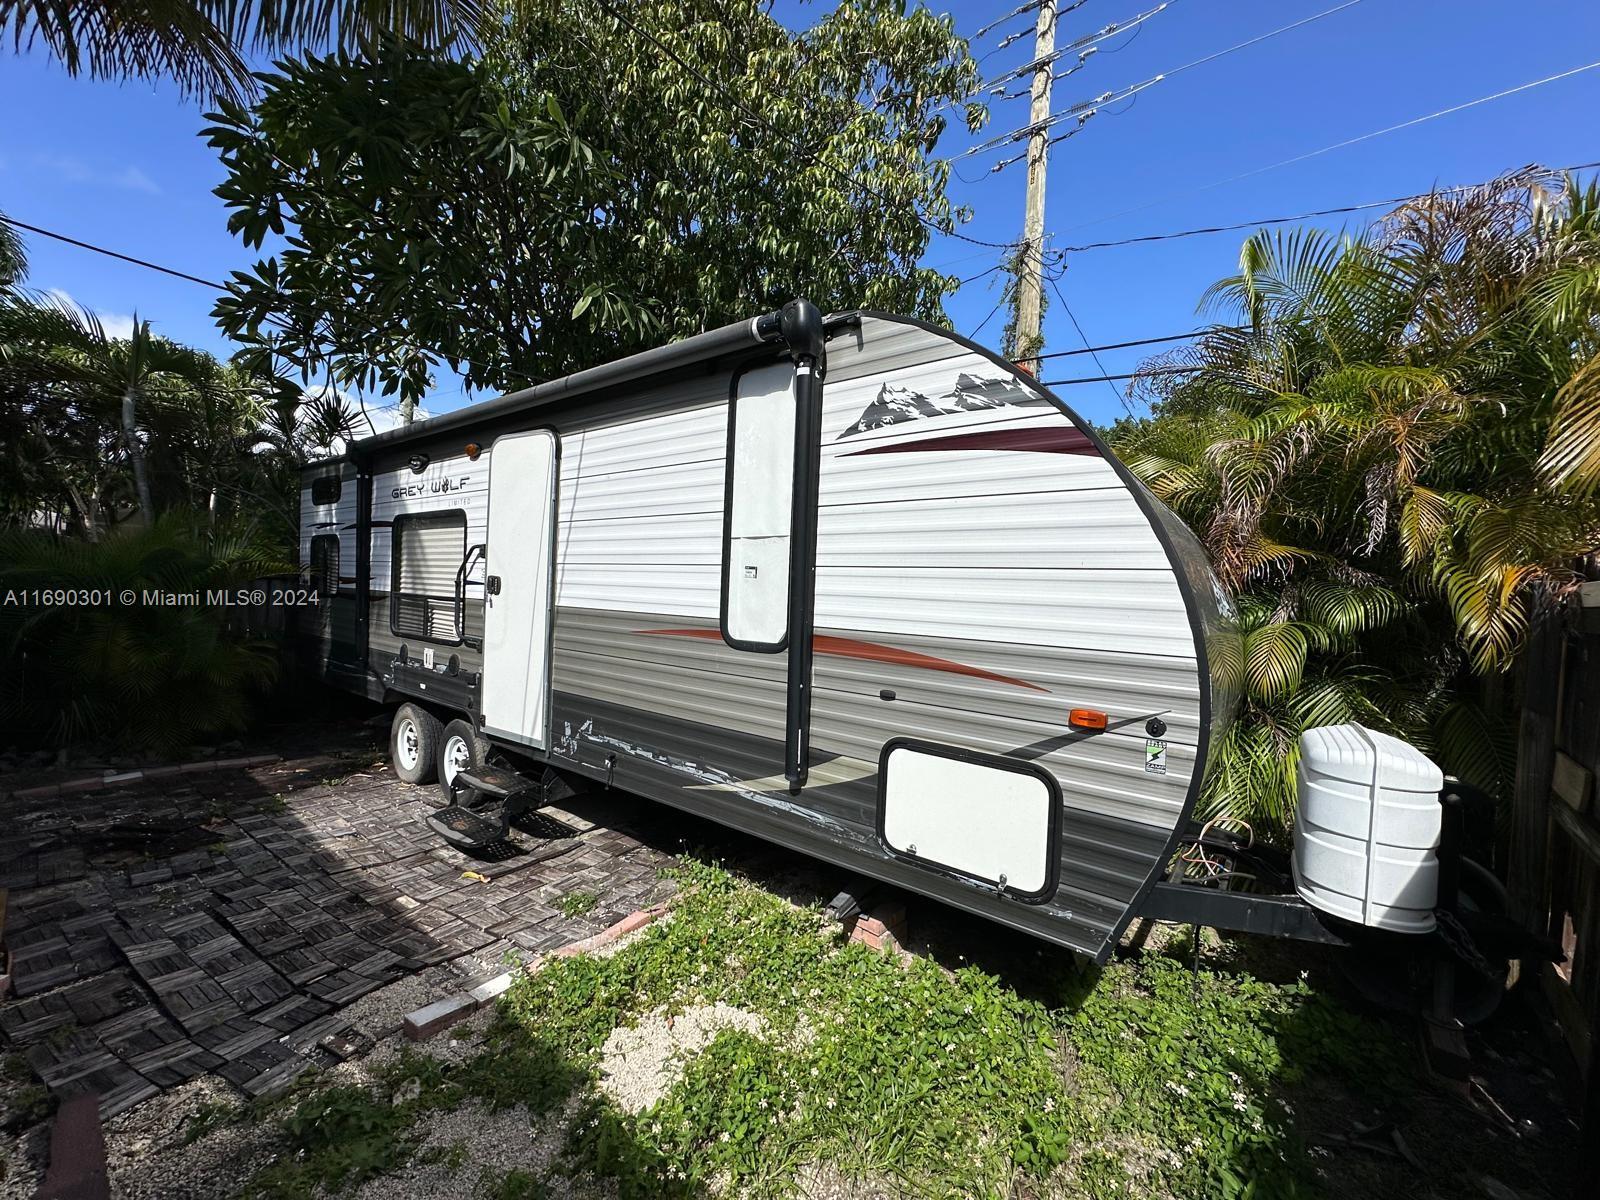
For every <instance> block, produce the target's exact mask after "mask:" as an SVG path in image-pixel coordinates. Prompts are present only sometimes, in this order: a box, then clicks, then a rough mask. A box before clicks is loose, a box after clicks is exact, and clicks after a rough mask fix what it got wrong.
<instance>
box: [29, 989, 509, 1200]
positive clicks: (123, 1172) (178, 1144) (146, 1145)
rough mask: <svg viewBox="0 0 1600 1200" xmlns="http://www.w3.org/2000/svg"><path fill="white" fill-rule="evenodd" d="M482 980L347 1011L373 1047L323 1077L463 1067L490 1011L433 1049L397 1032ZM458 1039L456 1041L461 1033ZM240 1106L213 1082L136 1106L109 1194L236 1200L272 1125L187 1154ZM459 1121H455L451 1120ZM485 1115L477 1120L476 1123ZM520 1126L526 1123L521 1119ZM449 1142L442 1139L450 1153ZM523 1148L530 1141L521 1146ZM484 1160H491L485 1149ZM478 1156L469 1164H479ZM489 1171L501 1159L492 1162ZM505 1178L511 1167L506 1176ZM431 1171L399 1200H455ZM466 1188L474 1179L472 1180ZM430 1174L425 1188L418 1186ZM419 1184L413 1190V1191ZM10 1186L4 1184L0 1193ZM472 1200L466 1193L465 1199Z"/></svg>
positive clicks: (130, 1198) (498, 1124) (234, 1093)
mask: <svg viewBox="0 0 1600 1200" xmlns="http://www.w3.org/2000/svg"><path fill="white" fill-rule="evenodd" d="M485 974H486V968H485V965H484V964H482V963H476V962H472V963H468V962H465V961H464V960H458V961H457V962H455V963H451V964H446V965H444V966H439V967H434V968H432V969H430V970H428V971H424V972H422V973H420V974H418V975H413V976H408V977H407V978H405V979H400V980H397V981H396V982H394V983H392V984H390V985H388V986H387V987H384V988H380V989H379V990H378V991H375V992H371V993H369V994H368V995H366V996H364V997H362V998H361V999H360V1000H358V1001H356V1002H355V1003H354V1004H351V1005H350V1006H349V1007H348V1008H346V1009H344V1010H343V1013H342V1015H343V1016H344V1017H346V1018H347V1019H348V1020H349V1021H350V1023H351V1024H352V1025H353V1026H354V1027H355V1028H357V1029H358V1030H360V1031H361V1032H362V1033H364V1034H365V1035H366V1036H367V1037H369V1038H371V1039H372V1040H373V1042H374V1043H375V1044H374V1046H373V1048H372V1050H371V1051H370V1052H369V1053H367V1054H365V1055H363V1056H362V1057H360V1058H353V1059H351V1060H350V1061H348V1062H344V1063H339V1064H336V1065H335V1066H333V1067H330V1068H328V1069H327V1070H326V1071H324V1072H323V1073H322V1075H321V1082H322V1083H323V1084H324V1085H327V1086H332V1085H335V1084H340V1083H356V1084H370V1083H372V1082H374V1081H375V1080H376V1079H377V1077H378V1074H379V1073H380V1072H381V1071H382V1070H383V1068H384V1067H386V1066H387V1065H389V1064H390V1063H392V1062H393V1061H394V1060H395V1059H397V1058H398V1057H399V1056H400V1055H401V1054H402V1053H403V1052H404V1051H405V1050H406V1049H407V1048H409V1049H411V1050H413V1051H416V1052H419V1053H423V1054H427V1055H430V1056H431V1057H434V1058H438V1059H441V1060H444V1061H448V1062H453V1063H459V1062H463V1061H465V1060H466V1059H468V1058H471V1057H472V1056H473V1055H474V1054H476V1053H478V1051H479V1049H480V1042H481V1038H482V1034H483V1031H484V1030H485V1029H487V1028H488V1024H489V1022H490V1020H491V1019H492V1018H493V1015H494V1012H493V1009H483V1010H481V1011H480V1012H477V1013H475V1014H473V1016H472V1017H471V1018H469V1019H468V1020H466V1021H464V1022H462V1023H461V1024H460V1025H459V1026H456V1027H455V1028H454V1029H452V1030H451V1031H450V1032H449V1033H445V1034H443V1035H440V1036H439V1037H436V1038H434V1039H433V1040H432V1041H428V1042H421V1043H411V1042H407V1041H405V1040H404V1038H403V1037H402V1036H401V1033H400V1026H401V1021H402V1019H403V1018H404V1017H405V1014H406V1013H408V1012H410V1011H412V1010H413V1009H416V1008H420V1007H421V1006H422V1005H424V1004H427V1003H429V1002H430V1001H433V1000H437V999H439V998H440V997H442V996H445V995H448V994H450V993H452V992H456V991H460V990H462V989H463V988H464V987H467V986H469V985H470V984H475V983H477V982H478V981H479V980H481V979H482V978H483V977H484V975H485ZM457 1031H460V1033H459V1035H458V1036H452V1035H453V1034H457ZM243 1101H244V1097H243V1096H242V1094H241V1093H240V1092H239V1091H238V1090H236V1089H235V1088H234V1087H233V1086H232V1085H230V1084H229V1083H227V1082H226V1081H225V1080H223V1079H221V1078H219V1077H218V1076H215V1075H206V1076H201V1077H200V1078H198V1079H195V1080H192V1081H190V1082H189V1083H187V1084H184V1085H183V1086H181V1087H178V1088H174V1089H173V1090H171V1091H169V1092H166V1093H164V1094H162V1095H161V1096H158V1097H156V1098H155V1099H153V1100H150V1101H147V1102H146V1103H144V1104H141V1105H139V1106H138V1107H137V1108H135V1109H132V1110H130V1111H129V1112H127V1113H125V1114H123V1115H122V1116H120V1117H118V1118H117V1119H116V1120H114V1121H112V1122H111V1123H110V1125H109V1126H107V1128H106V1161H107V1166H108V1167H109V1168H110V1172H111V1180H112V1194H113V1195H114V1196H118V1197H126V1198H127V1200H145V1198H149V1200H158V1198H159V1200H166V1198H168V1197H171V1198H173V1200H214V1198H216V1200H220V1198H221V1197H226V1196H234V1195H237V1194H238V1192H239V1190H240V1188H241V1187H242V1186H243V1185H244V1183H245V1181H246V1180H248V1179H249V1178H250V1177H251V1176H252V1175H253V1174H255V1173H256V1172H257V1171H259V1170H260V1169H261V1168H262V1167H265V1166H266V1165H268V1164H269V1163H270V1162H271V1161H272V1159H273V1156H274V1154H275V1153H276V1152H277V1149H278V1147H277V1144H276V1137H275V1132H274V1130H275V1126H274V1124H273V1123H272V1122H270V1121H269V1122H264V1123H261V1122H258V1123H254V1124H237V1125H236V1124H225V1125H221V1126H218V1127H217V1128H216V1129H213V1130H212V1131H210V1132H209V1133H207V1134H205V1135H204V1136H203V1137H200V1138H197V1139H196V1140H195V1141H193V1142H191V1143H189V1144H187V1145H185V1144H184V1139H185V1136H186V1134H187V1131H188V1128H189V1124H190V1121H191V1120H192V1119H193V1118H194V1116H195V1115H196V1114H197V1113H199V1112H201V1111H202V1110H203V1109H204V1108H206V1107H209V1106H216V1105H223V1106H230V1107H231V1106H236V1105H239V1104H241V1103H243ZM451 1115H452V1116H454V1115H455V1114H451ZM480 1116H481V1114H480ZM522 1118H523V1125H524V1127H526V1125H527V1114H526V1112H525V1111H524V1112H523V1113H522ZM493 1123H494V1125H495V1128H496V1129H497V1130H500V1131H501V1132H504V1131H505V1129H504V1125H505V1122H504V1119H503V1115H502V1116H497V1117H495V1118H494V1121H493ZM451 1140H453V1138H446V1139H445V1142H444V1144H448V1143H449V1141H451ZM524 1140H525V1139H524ZM484 1153H485V1155H488V1151H487V1150H486V1149H485V1151H484ZM478 1159H479V1154H478V1148H477V1147H475V1148H474V1150H473V1153H472V1156H471V1157H470V1158H469V1159H468V1160H467V1161H468V1162H469V1163H471V1162H474V1161H478ZM482 1161H483V1162H484V1163H485V1164H486V1165H488V1164H491V1163H494V1162H496V1161H497V1160H496V1159H495V1158H494V1157H493V1156H492V1155H489V1156H487V1157H484V1158H483V1159H482ZM501 1169H502V1170H503V1169H506V1168H501ZM436 1173H437V1171H436V1169H435V1168H427V1169H426V1170H423V1169H421V1168H413V1169H412V1170H409V1171H407V1172H405V1173H403V1174H401V1175H398V1176H396V1177H395V1179H394V1181H393V1184H394V1186H395V1187H396V1188H398V1189H399V1190H398V1191H396V1192H395V1193H394V1194H395V1195H408V1196H434V1195H438V1196H441V1197H442V1196H450V1195H455V1194H457V1193H455V1192H451V1191H434V1190H432V1189H433V1181H432V1177H433V1175H434V1174H436ZM470 1174H471V1179H470V1181H468V1182H470V1183H473V1184H475V1183H476V1181H477V1172H475V1171H474V1172H470ZM423 1175H426V1176H427V1178H426V1179H422V1178H421V1177H422V1176H423ZM413 1177H417V1182H415V1183H413V1182H412V1180H413ZM0 1186H5V1185H0ZM461 1194H462V1195H467V1194H470V1189H469V1190H468V1191H466V1192H462V1193H461ZM31 1195H32V1189H31V1188H30V1189H28V1190H26V1191H21V1190H11V1191H4V1190H0V1200H11V1197H13V1196H16V1197H18V1198H19V1200H20V1198H21V1197H23V1196H31Z"/></svg>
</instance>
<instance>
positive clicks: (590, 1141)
mask: <svg viewBox="0 0 1600 1200" xmlns="http://www.w3.org/2000/svg"><path fill="white" fill-rule="evenodd" d="M681 876H682V877H681V880H680V881H681V882H682V884H683V885H684V886H683V888H682V889H681V892H680V899H679V901H678V904H677V906H676V908H675V910H674V914H673V919H672V920H671V921H666V922H661V923H658V924H656V925H653V926H650V927H649V928H648V929H647V930H645V931H644V932H643V933H642V934H640V935H639V937H638V938H636V939H635V940H634V941H632V942H630V943H629V944H628V945H626V946H625V947H624V948H623V949H621V950H620V951H618V952H617V953H615V954H613V955H611V956H610V957H607V958H597V957H594V956H587V955H579V956H576V957H572V958H564V959H552V960H550V961H548V962H546V963H545V964H544V966H543V967H542V968H541V970H540V971H539V972H538V973H537V974H535V975H532V976H527V977H524V978H521V979H519V980H517V982H516V983H515V984H514V985H513V986H512V988H511V989H510V991H508V992H507V993H506V995H505V996H504V997H503V998H502V1001H501V1004H500V1010H499V1013H498V1015H497V1017H496V1020H495V1021H494V1023H493V1024H492V1025H491V1026H490V1028H489V1030H488V1032H487V1034H486V1042H485V1045H484V1046H483V1048H482V1052H481V1053H479V1054H478V1055H477V1056H476V1057H474V1058H471V1059H469V1060H468V1061H466V1062H465V1063H461V1064H455V1065H452V1064H447V1063H445V1062H442V1061H440V1060H437V1059H434V1058H431V1057H428V1056H426V1055H422V1054H414V1053H407V1054H405V1055H403V1056H402V1057H401V1058H400V1059H398V1060H397V1061H396V1062H395V1063H394V1064H393V1065H392V1066H391V1067H390V1068H389V1069H388V1071H387V1072H386V1074H385V1075H384V1077H383V1078H382V1080H381V1081H380V1083H379V1085H378V1086H377V1087H375V1088H373V1089H366V1090H364V1089H360V1088H350V1087H340V1088H332V1089H329V1090H327V1091H324V1092H321V1093H314V1094H311V1095H309V1096H306V1097H304V1098H302V1099H300V1100H299V1101H298V1103H297V1104H295V1105H294V1106H293V1107H292V1109H288V1108H287V1107H286V1108H285V1109H284V1110H282V1111H280V1115H279V1119H280V1120H281V1123H282V1130H283V1137H284V1141H285V1143H286V1144H287V1146H288V1147H289V1148H290V1149H291V1150H293V1151H294V1154H293V1155H286V1156H284V1158H283V1159H281V1160H280V1162H279V1164H277V1165H275V1166H274V1167H273V1168H269V1170H268V1172H266V1173H265V1175H264V1176H263V1177H261V1178H259V1179H258V1186H257V1189H256V1190H257V1194H261V1195H267V1196H274V1197H288V1196H291V1195H297V1194H301V1193H297V1192H295V1191H293V1190H292V1187H291V1185H293V1186H294V1187H300V1188H302V1189H312V1188H314V1187H321V1188H324V1189H326V1190H329V1191H337V1190H338V1189H340V1188H343V1187H348V1186H351V1185H353V1184H355V1183H357V1182H359V1181H360V1180H362V1179H365V1178H368V1177H370V1176H371V1175H374V1174H377V1173H380V1172H383V1171H387V1170H393V1169H395V1168H396V1167H398V1166H400V1165H401V1164H403V1163H404V1162H406V1161H408V1160H409V1159H410V1158H411V1156H413V1155H414V1154H415V1153H416V1149H415V1147H416V1144H417V1141H418V1140H419V1135H418V1134H417V1133H416V1131H415V1128H414V1127H415V1125H416V1122H417V1121H419V1120H420V1119H421V1118H422V1117H423V1116H424V1115H425V1114H427V1113H428V1112H430V1111H433V1110H442V1109H448V1108H454V1107H456V1106H459V1105H461V1104H463V1103H467V1102H473V1101H475V1102H481V1103H483V1104H485V1105H487V1106H488V1107H489V1108H491V1109H503V1108H507V1107H511V1106H517V1105H523V1106H526V1107H527V1109H528V1111H529V1113H530V1117H531V1118H532V1119H534V1120H535V1121H536V1122H537V1121H538V1120H539V1119H541V1118H543V1119H544V1121H545V1122H546V1123H547V1124H548V1122H550V1121H556V1122H560V1123H564V1131H563V1130H562V1126H561V1125H560V1124H558V1125H557V1126H555V1127H554V1128H555V1130H556V1132H558V1133H560V1134H561V1135H562V1136H563V1137H564V1149H563V1151H562V1154H561V1156H560V1157H559V1158H558V1160H557V1162H556V1163H555V1165H554V1167H553V1168H552V1170H553V1171H555V1172H558V1173H560V1174H564V1175H567V1176H569V1177H572V1178H573V1179H574V1180H577V1181H583V1180H587V1181H589V1182H591V1183H599V1184H600V1186H601V1187H602V1188H603V1189H604V1190H608V1191H614V1192H615V1194H617V1195H618V1196H619V1197H621V1198H622V1200H632V1198H643V1197H676V1196H683V1197H687V1196H693V1195H702V1194H706V1193H707V1192H708V1190H711V1189H715V1190H716V1191H717V1192H718V1193H719V1194H722V1195H727V1196H730V1197H735V1196H747V1197H766V1196H782V1195H792V1194H793V1192H794V1189H795V1185H796V1182H797V1180H798V1179H799V1178H800V1177H801V1175H802V1173H803V1172H806V1171H808V1170H810V1169H813V1168H816V1167H818V1166H826V1167H827V1168H828V1169H829V1170H832V1171H836V1172H838V1173H839V1174H840V1175H841V1176H842V1177H844V1178H846V1179H866V1180H871V1181H876V1182H877V1183H879V1184H881V1185H883V1186H885V1187H887V1188H889V1189H891V1190H892V1189H895V1188H898V1189H900V1190H902V1191H904V1192H908V1193H911V1194H916V1195H926V1196H948V1197H979V1196H995V1197H999V1196H1012V1195H1019V1194H1021V1195H1034V1196H1040V1197H1063V1198H1067V1197H1083V1198H1094V1200H1099V1198H1102V1197H1105V1198H1109V1197H1119V1196H1144V1195H1155V1194H1162V1195H1172V1196H1184V1197H1191V1196H1192V1197H1221V1198H1229V1197H1246V1196H1254V1197H1262V1196H1274V1197H1297V1196H1303V1195H1311V1194H1313V1193H1314V1188H1313V1187H1312V1182H1313V1181H1312V1179H1311V1175H1310V1171H1309V1166H1308V1158H1307V1155H1306V1153H1305V1149H1304V1147H1303V1146H1302V1145H1301V1144H1300V1142H1299V1140H1298V1138H1297V1137H1296V1135H1295V1133H1294V1130H1293V1119H1292V1103H1293V1099H1292V1098H1293V1095H1294V1091H1295V1089H1296V1088H1297V1087H1299V1086H1301V1085H1302V1083H1303V1082H1304V1081H1305V1080H1306V1078H1307V1077H1308V1076H1316V1077H1318V1078H1319V1079H1320V1078H1321V1077H1323V1076H1326V1075H1334V1076H1340V1077H1347V1078H1349V1079H1351V1080H1361V1081H1364V1082H1365V1083H1366V1084H1367V1085H1368V1086H1371V1085H1373V1084H1374V1083H1375V1082H1376V1081H1385V1080H1388V1079H1389V1078H1390V1076H1391V1075H1392V1071H1391V1069H1390V1068H1389V1067H1388V1066H1387V1065H1386V1064H1387V1063H1389V1062H1393V1061H1396V1060H1397V1057H1398V1056H1396V1055H1395V1054H1394V1052H1393V1045H1392V1043H1391V1041H1390V1040H1389V1038H1388V1037H1387V1035H1385V1034H1384V1033H1382V1031H1380V1030H1378V1029H1376V1028H1375V1027H1373V1026H1371V1025H1370V1024H1368V1023H1366V1022H1364V1021H1361V1020H1359V1019H1357V1018H1355V1017H1353V1016H1351V1015H1350V1014H1348V1013H1346V1012H1345V1011H1343V1010H1342V1009H1340V1008H1338V1007H1337V1006H1336V1005H1334V1004H1332V1003H1331V1002H1329V1001H1328V1000H1326V999H1325V998H1324V997H1322V996H1320V995H1319V994H1318V993H1316V992H1315V991H1314V990H1313V989H1311V988H1310V987H1309V986H1308V985H1307V984H1306V983H1305V982H1304V981H1301V982H1298V983H1294V984H1290V985H1287V986H1280V985H1274V984H1269V983H1265V982H1262V981H1260V980H1257V979H1255V978H1252V977H1249V976H1245V975H1227V974H1220V973H1211V972H1205V971H1203V972H1201V974H1200V975H1199V976H1198V980H1197V979H1196V977H1195V976H1194V975H1192V974H1191V973H1190V972H1189V970H1188V969H1187V968H1186V966H1185V965H1184V964H1182V963H1180V962H1178V961H1176V960H1174V959H1171V958H1165V957H1162V956H1159V955H1147V956H1145V957H1144V958H1142V959H1140V960H1138V961H1136V962H1130V963H1124V964H1118V965H1114V966H1112V967H1110V968H1108V969H1107V970H1106V971H1105V972H1103V974H1101V975H1100V976H1099V977H1098V981H1097V982H1096V981H1095V979H1094V974H1093V973H1092V972H1082V971H1067V972H1063V973H1062V977H1061V979H1059V980H1056V981H1054V982H1055V983H1058V984H1059V985H1060V986H1059V988H1057V989H1056V990H1055V991H1053V992H1050V993H1047V994H1048V995H1051V996H1055V997H1058V998H1057V999H1052V1000H1051V1001H1050V1002H1049V1003H1045V1002H1042V1001H1039V1000H1034V999H1028V998H1024V997H1023V996H1020V995H1018V993H1017V992H1016V991H1015V990H1014V989H1013V988H1012V987H1009V986H1007V985H1006V984H1004V983H1002V981H1001V980H1000V979H998V978H996V977H995V976H993V975H990V974H987V973H986V972H984V971H982V970H979V969H977V968H975V967H963V968H961V969H959V970H956V971H948V970H945V969H944V968H942V967H941V966H939V965H937V964H936V963H934V962H932V961H929V960H922V959H919V960H914V961H911V962H909V963H904V962H902V961H901V960H900V959H899V958H897V957H894V956H891V955H886V954H882V953H880V952H877V951H874V950H870V949H868V948H867V947H865V946H862V945H859V944H856V943H851V942H845V941H843V940H842V938H841V937H840V935H839V933H838V931H837V929H836V928H834V927H832V926H830V925H829V924H828V923H827V922H825V921H824V920H823V918H822V917H821V915H820V914H819V913H818V912H816V911H815V910H811V909H799V908H795V907H793V906H792V905H790V904H788V903H786V902H784V901H782V900H779V899H778V898H776V897H773V896H771V895H768V894H766V893H764V892H762V891H760V890H759V889H757V888H754V887H752V886H750V885H748V884H745V883H742V882H740V881H738V880H737V879H735V878H734V877H733V876H731V875H730V874H729V873H727V872H726V871H724V870H722V869H720V868H718V867H714V866H708V865H704V864H690V865H688V866H686V867H684V868H683V869H682V871H681ZM717 1003H721V1004H726V1005H730V1006H733V1007H735V1008H738V1009H741V1010H743V1011H744V1012H746V1013H750V1014H753V1015H754V1016H756V1017H757V1018H759V1023H758V1024H755V1025H753V1026H752V1027H751V1028H749V1029H736V1028H729V1029H724V1030H722V1032H720V1033H719V1034H718V1035H717V1036H716V1037H715V1038H714V1039H712V1041H711V1042H710V1043H709V1044H708V1045H706V1046H705V1048H704V1049H703V1050H701V1051H700V1052H699V1053H698V1054H695V1055H694V1056H692V1057H690V1058H689V1059H687V1061H682V1062H678V1063H676V1064H675V1065H674V1067H673V1071H674V1073H675V1076H676V1077H675V1079H674V1081H673V1082H672V1084H671V1086H670V1087H669V1089H668V1090H667V1092H666V1093H665V1094H664V1095H663V1096H662V1097H661V1099H659V1100H658V1101H657V1102H656V1103H654V1104H653V1105H651V1106H650V1107H649V1108H647V1109H645V1110H644V1111H643V1112H640V1113H637V1114H635V1113H628V1112H625V1111H623V1110H622V1109H620V1108H619V1107H618V1106H617V1105H616V1104H614V1103H613V1102H612V1101H611V1100H610V1099H608V1098H607V1097H606V1096H605V1094H604V1093H603V1092H602V1091H601V1090H600V1089H599V1087H598V1082H599V1078H600V1076H599V1066H600V1060H601V1056H602V1052H603V1048H604V1046H605V1044H606V1041H607V1039H608V1038H609V1037H610V1036H611V1034H612V1033H613V1032H614V1031H615V1030H616V1029H617V1028H618V1027H619V1026H623V1025H633V1024H636V1023H638V1022H639V1021H641V1020H652V1021H663V1020H664V1019H665V1018H669V1017H675V1015H677V1014H682V1013H683V1012H685V1011H686V1010H688V1009H690V1008H693V1007H696V1006H702V1005H712V1004H717ZM451 1155H455V1156H456V1157H455V1158H452V1157H450V1156H451ZM464 1155H465V1148H464V1147H463V1148H460V1149H459V1150H456V1149H452V1148H434V1149H431V1150H429V1151H427V1152H426V1153H425V1154H424V1155H422V1156H420V1157H421V1158H423V1159H425V1160H426V1161H430V1162H439V1161H448V1162H456V1165H457V1166H467V1165H469V1164H466V1163H465V1161H464ZM458 1159H459V1160H460V1161H457V1160H458ZM452 1169H453V1170H454V1169H456V1167H454V1166H453V1167H452ZM273 1172H277V1173H278V1174H277V1176H273ZM550 1182H551V1181H550V1178H549V1177H548V1176H545V1177H540V1176H538V1175H536V1174H532V1173H529V1172H527V1171H512V1172H510V1173H509V1174H505V1175H496V1174H492V1173H491V1174H486V1175H485V1176H484V1178H483V1179H482V1181H481V1182H480V1191H481V1192H482V1193H483V1194H484V1195H487V1196H493V1197H502V1198H505V1200H517V1198H529V1197H533V1198H536V1197H543V1196H544V1195H546V1194H547V1188H548V1186H549V1184H550ZM580 1190H581V1189H580Z"/></svg>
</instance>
